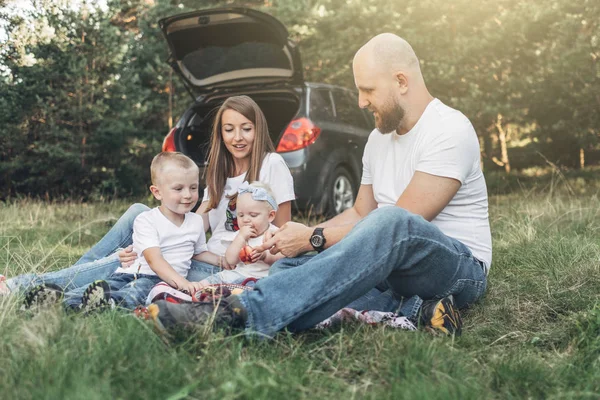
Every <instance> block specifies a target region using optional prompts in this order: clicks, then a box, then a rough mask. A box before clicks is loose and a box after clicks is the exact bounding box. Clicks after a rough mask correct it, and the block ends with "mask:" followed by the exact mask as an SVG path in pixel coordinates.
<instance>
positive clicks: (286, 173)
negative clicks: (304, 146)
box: [202, 153, 296, 256]
mask: <svg viewBox="0 0 600 400" xmlns="http://www.w3.org/2000/svg"><path fill="white" fill-rule="evenodd" d="M245 178H246V174H245V173H244V174H242V175H238V176H235V177H233V178H227V181H226V182H225V190H224V191H223V196H222V197H221V201H220V202H219V205H218V206H217V208H214V209H212V210H210V211H209V212H208V220H209V223H210V230H211V232H212V235H211V237H210V239H208V250H210V251H211V252H213V253H215V254H217V255H221V256H222V255H224V254H225V251H226V250H227V246H226V245H225V244H223V243H224V241H225V242H231V241H233V239H234V238H235V235H236V234H237V232H238V230H239V227H238V224H237V211H236V205H235V201H232V200H231V199H229V198H228V196H231V195H233V194H235V193H237V190H238V187H239V186H240V185H241V184H242V183H243V182H244V181H245ZM258 180H259V181H261V182H263V183H267V184H269V186H270V187H271V190H272V191H273V195H274V196H275V201H276V202H277V204H281V203H285V202H286V201H291V200H294V199H295V198H296V195H295V194H294V179H293V178H292V174H291V173H290V169H289V168H288V166H287V164H286V163H285V161H284V160H283V157H281V156H280V155H279V154H277V153H268V154H267V155H266V156H265V159H264V160H263V162H262V166H261V168H260V173H259V179H258ZM206 200H209V195H208V189H204V198H203V199H202V201H203V202H204V201H206Z"/></svg>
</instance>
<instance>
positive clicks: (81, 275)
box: [6, 204, 220, 292]
mask: <svg viewBox="0 0 600 400" xmlns="http://www.w3.org/2000/svg"><path fill="white" fill-rule="evenodd" d="M147 210H149V208H148V207H147V206H145V205H143V204H134V205H132V206H131V207H129V209H128V210H127V211H126V212H125V213H124V214H123V215H122V216H121V218H119V220H118V221H117V222H116V223H115V225H114V226H113V227H112V228H111V229H110V231H108V233H107V234H106V235H105V236H104V237H103V238H102V239H101V240H100V241H99V242H98V243H96V244H95V245H94V247H92V248H91V249H90V250H89V251H88V252H87V253H85V254H84V255H83V256H82V257H81V258H80V259H79V260H78V261H77V262H76V263H75V264H74V265H73V266H71V267H69V268H65V269H61V270H59V271H53V272H48V273H44V274H35V273H32V274H23V275H19V276H16V277H13V278H9V279H7V281H6V283H7V285H8V287H9V289H10V290H11V291H17V292H18V291H24V290H27V289H29V288H31V287H34V286H36V285H40V284H43V283H52V284H55V285H58V286H60V287H61V288H63V289H64V290H65V291H71V290H74V289H76V288H80V287H85V286H87V285H89V284H90V283H92V282H94V281H96V280H98V279H106V278H108V277H109V276H110V275H112V274H113V273H114V272H115V271H116V269H117V268H118V267H119V265H120V264H119V258H118V257H117V254H116V252H117V251H118V250H119V249H122V248H125V247H127V246H129V245H130V244H131V243H132V235H133V221H134V220H135V218H136V217H137V216H138V215H139V214H140V213H142V212H144V211H147ZM219 271H220V269H219V268H217V267H215V266H213V265H210V264H206V263H203V262H200V261H196V260H192V267H191V269H190V271H189V273H188V279H190V280H192V281H199V280H202V279H204V278H206V277H208V276H210V275H212V274H214V273H217V272H219Z"/></svg>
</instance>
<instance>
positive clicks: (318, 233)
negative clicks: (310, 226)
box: [310, 228, 325, 253]
mask: <svg viewBox="0 0 600 400" xmlns="http://www.w3.org/2000/svg"><path fill="white" fill-rule="evenodd" d="M310 244H311V246H312V247H313V249H315V250H316V251H318V252H319V253H320V252H322V251H323V250H325V236H323V228H315V230H314V232H313V234H312V236H311V237H310Z"/></svg>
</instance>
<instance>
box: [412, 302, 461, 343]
mask: <svg viewBox="0 0 600 400" xmlns="http://www.w3.org/2000/svg"><path fill="white" fill-rule="evenodd" d="M421 324H422V325H423V326H424V327H425V329H427V330H428V331H430V332H433V333H438V332H441V333H444V334H445V335H455V336H460V334H461V332H462V318H461V317H460V312H459V311H458V308H456V306H455V305H454V297H452V295H450V296H448V297H444V298H443V299H441V300H428V301H425V302H423V306H422V307H421Z"/></svg>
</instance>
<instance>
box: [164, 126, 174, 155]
mask: <svg viewBox="0 0 600 400" xmlns="http://www.w3.org/2000/svg"><path fill="white" fill-rule="evenodd" d="M175 132H177V127H174V128H173V129H171V131H170V132H169V133H168V134H167V136H165V140H163V144H162V151H176V149H175Z"/></svg>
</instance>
